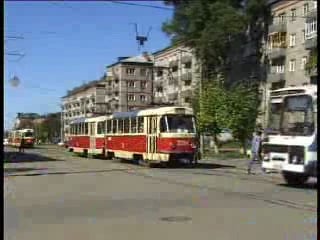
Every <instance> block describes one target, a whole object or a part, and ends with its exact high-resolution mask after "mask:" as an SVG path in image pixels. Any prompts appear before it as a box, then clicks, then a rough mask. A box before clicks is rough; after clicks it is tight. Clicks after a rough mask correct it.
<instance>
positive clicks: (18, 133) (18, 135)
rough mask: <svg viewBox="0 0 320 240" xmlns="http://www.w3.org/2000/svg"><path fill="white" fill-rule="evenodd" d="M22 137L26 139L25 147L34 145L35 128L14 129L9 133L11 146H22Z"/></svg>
mask: <svg viewBox="0 0 320 240" xmlns="http://www.w3.org/2000/svg"><path fill="white" fill-rule="evenodd" d="M22 139H23V140H24V141H23V147H30V148H32V147H34V144H35V137H34V131H33V129H20V130H13V131H11V132H10V133H9V138H8V142H9V145H11V146H14V147H20V146H21V142H22V141H21V140H22Z"/></svg>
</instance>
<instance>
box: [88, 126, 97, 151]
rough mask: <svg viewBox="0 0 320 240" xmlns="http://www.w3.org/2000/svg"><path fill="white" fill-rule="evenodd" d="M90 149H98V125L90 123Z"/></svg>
mask: <svg viewBox="0 0 320 240" xmlns="http://www.w3.org/2000/svg"><path fill="white" fill-rule="evenodd" d="M89 125H90V149H91V150H94V149H96V123H95V122H90V123H89Z"/></svg>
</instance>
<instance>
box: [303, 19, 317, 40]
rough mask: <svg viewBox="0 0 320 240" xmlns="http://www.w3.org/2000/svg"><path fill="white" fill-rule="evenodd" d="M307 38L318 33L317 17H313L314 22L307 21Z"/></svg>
mask: <svg viewBox="0 0 320 240" xmlns="http://www.w3.org/2000/svg"><path fill="white" fill-rule="evenodd" d="M305 33H306V39H311V38H313V37H315V36H316V35H317V19H313V20H312V22H307V23H306V29H305Z"/></svg>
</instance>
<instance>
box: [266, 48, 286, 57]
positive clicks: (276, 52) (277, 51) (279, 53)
mask: <svg viewBox="0 0 320 240" xmlns="http://www.w3.org/2000/svg"><path fill="white" fill-rule="evenodd" d="M268 55H269V58H270V59H276V58H283V57H285V56H286V48H284V47H279V48H272V49H269V50H268Z"/></svg>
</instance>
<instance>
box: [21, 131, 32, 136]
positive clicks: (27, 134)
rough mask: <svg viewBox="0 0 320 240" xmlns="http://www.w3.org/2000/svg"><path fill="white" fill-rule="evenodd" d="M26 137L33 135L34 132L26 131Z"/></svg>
mask: <svg viewBox="0 0 320 240" xmlns="http://www.w3.org/2000/svg"><path fill="white" fill-rule="evenodd" d="M23 136H24V137H33V132H25V133H24V134H23Z"/></svg>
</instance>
